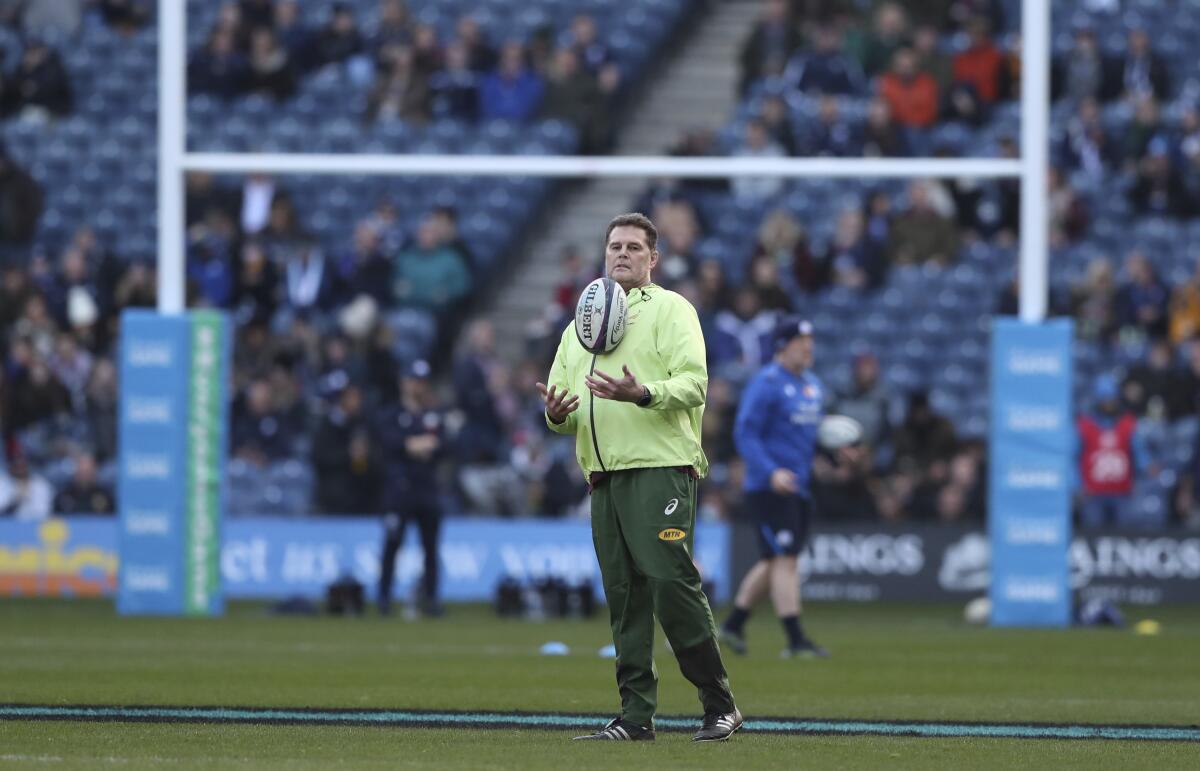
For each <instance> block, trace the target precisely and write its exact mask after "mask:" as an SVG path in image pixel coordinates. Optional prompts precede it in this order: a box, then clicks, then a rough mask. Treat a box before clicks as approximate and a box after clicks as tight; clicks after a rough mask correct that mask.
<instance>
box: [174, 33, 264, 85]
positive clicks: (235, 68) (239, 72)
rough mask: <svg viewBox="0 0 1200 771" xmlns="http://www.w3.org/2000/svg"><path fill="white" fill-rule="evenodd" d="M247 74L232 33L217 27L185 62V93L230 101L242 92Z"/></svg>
mask: <svg viewBox="0 0 1200 771" xmlns="http://www.w3.org/2000/svg"><path fill="white" fill-rule="evenodd" d="M249 72H250V63H249V61H247V59H246V57H245V56H243V55H242V53H241V52H240V51H238V50H237V39H236V37H235V35H234V33H233V31H232V30H230V29H228V28H221V27H218V28H216V29H214V30H213V31H212V33H211V34H210V35H209V38H208V43H207V44H205V46H204V48H201V49H200V50H198V51H196V52H195V53H193V54H192V56H191V60H190V61H189V62H188V74H187V79H188V93H191V94H214V95H216V96H219V97H222V98H224V99H231V98H233V97H234V96H236V95H238V94H239V93H241V92H242V89H243V88H244V86H245V84H246V80H247V77H248V76H249Z"/></svg>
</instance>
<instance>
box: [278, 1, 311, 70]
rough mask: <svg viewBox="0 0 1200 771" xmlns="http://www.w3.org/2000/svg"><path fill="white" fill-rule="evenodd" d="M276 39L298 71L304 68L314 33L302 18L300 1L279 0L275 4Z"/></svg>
mask: <svg viewBox="0 0 1200 771" xmlns="http://www.w3.org/2000/svg"><path fill="white" fill-rule="evenodd" d="M273 28H274V31H275V39H276V40H278V41H279V44H280V45H281V46H283V49H284V50H285V51H286V52H287V55H288V61H289V62H290V63H291V65H292V66H293V67H295V68H297V69H299V68H301V67H303V65H304V61H303V57H304V56H305V54H306V53H307V51H308V47H309V46H310V45H311V44H312V33H311V32H310V31H309V29H308V26H307V25H305V23H304V20H303V19H302V18H300V3H299V0H278V1H277V2H276V3H275V22H274V25H273Z"/></svg>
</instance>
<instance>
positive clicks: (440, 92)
mask: <svg viewBox="0 0 1200 771" xmlns="http://www.w3.org/2000/svg"><path fill="white" fill-rule="evenodd" d="M429 94H430V102H431V111H432V114H433V117H435V118H450V119H453V120H461V121H471V122H473V121H474V120H475V119H476V118H477V117H478V115H479V74H478V73H477V72H475V71H474V70H472V69H471V61H470V57H469V55H468V53H467V48H466V46H464V45H463V44H462V43H459V42H454V43H451V44H450V45H448V46H447V47H446V61H445V65H444V66H443V67H442V69H440V70H438V71H437V72H435V73H433V75H432V76H430V78H429Z"/></svg>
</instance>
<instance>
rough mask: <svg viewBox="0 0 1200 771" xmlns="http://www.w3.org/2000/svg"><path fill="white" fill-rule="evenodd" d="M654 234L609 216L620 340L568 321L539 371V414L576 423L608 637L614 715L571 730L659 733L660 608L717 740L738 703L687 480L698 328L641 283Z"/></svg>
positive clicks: (734, 717) (677, 300) (699, 372)
mask: <svg viewBox="0 0 1200 771" xmlns="http://www.w3.org/2000/svg"><path fill="white" fill-rule="evenodd" d="M657 243H658V231H657V230H656V229H655V227H654V224H653V223H652V222H651V221H650V220H649V219H648V218H646V217H645V216H643V215H641V214H622V215H620V216H619V217H616V218H615V219H613V220H612V222H610V223H609V225H608V231H607V233H606V234H605V256H604V263H605V268H606V270H607V273H608V276H609V277H610V278H612V279H613V280H614V281H616V282H617V283H618V284H620V285H621V286H622V287H623V288H624V289H625V293H626V295H627V298H628V301H629V315H628V319H627V326H626V331H625V337H624V339H623V340H622V341H621V344H620V346H618V347H617V348H616V350H614V351H612V352H610V353H605V354H600V355H598V356H593V354H590V353H588V352H587V351H586V350H584V348H583V346H582V345H581V344H580V343H579V341H578V340H577V339H576V336H575V333H574V330H573V327H572V326H571V325H568V326H567V328H566V329H565V330H564V331H563V334H562V340H561V341H560V342H559V345H558V352H557V353H556V354H555V356H554V364H553V366H552V368H551V371H550V377H549V378H548V381H549V386H548V387H547V386H546V385H545V384H543V383H538V389H539V390H540V391H541V394H542V397H543V399H544V400H545V402H546V424H547V425H548V426H549V427H550V428H551V430H553V431H556V432H557V433H560V434H574V435H575V452H576V457H577V459H578V461H579V467H580V468H581V469H582V470H583V473H584V475H585V476H586V477H587V478H588V480H589V483H590V485H591V488H592V540H593V543H594V544H595V546H596V557H597V558H598V559H599V561H600V573H601V576H602V578H603V581H604V593H605V595H606V597H607V600H608V608H609V615H610V617H611V621H612V632H613V643H614V645H615V646H616V649H617V688H618V689H619V690H620V693H621V715H620V717H618V718H615V719H614V720H613V721H611V722H610V723H609V724H608V725H607V726H605V727H604V728H603V729H601V730H600V731H598V732H596V733H595V734H590V735H588V736H581V737H578V738H580V739H616V740H633V741H638V740H653V739H654V713H655V709H656V707H657V703H658V673H657V671H656V670H655V668H654V618H655V616H657V617H658V620H659V622H660V623H661V624H662V627H663V631H664V632H666V635H667V640H668V642H670V644H671V649H672V650H673V651H674V652H675V657H676V658H677V659H678V660H679V669H680V671H682V672H683V675H684V677H686V678H687V679H688V680H689V681H691V683H692V684H693V685H695V686H696V688H697V690H698V692H699V696H700V702H701V704H703V706H704V722H703V725H702V727H701V728H700V731H699V732H698V733H696V735H695V737H694V740H695V741H723V740H725V739H728V738H729V737H730V736H732V735H733V733H734V732H735V731H737V730H738V728H740V727H741V725H742V714H741V712H739V711H738V709H737V707H736V706H734V703H733V694H732V693H731V692H730V690H729V678H728V676H727V675H726V674H725V666H724V664H723V663H722V661H721V652H720V649H719V648H718V646H717V640H716V627H715V625H714V624H713V617H712V611H711V610H710V609H709V607H708V600H707V598H705V596H704V592H703V591H701V589H700V574H699V571H697V570H696V566H695V564H694V563H693V562H692V553H693V539H694V530H695V525H696V485H697V481H698V480H699V478H700V477H702V476H704V474H705V473H707V471H708V461H707V460H706V459H705V457H704V452H703V450H701V449H700V423H701V417H702V416H703V414H704V397H705V392H706V391H707V389H708V370H707V368H706V365H705V356H704V336H703V334H702V333H701V331H700V320H699V319H698V318H697V316H696V310H695V309H694V308H693V307H692V306H691V304H690V303H688V301H687V300H685V299H684V298H683V297H681V296H680V295H678V294H676V293H674V292H671V291H668V290H666V289H663V288H661V287H658V286H655V285H654V284H652V283H651V282H650V271H651V270H653V268H654V267H655V266H656V265H657V264H658V258H659V254H658V251H657V249H656V248H655V247H656V245H657ZM618 372H619V373H620V374H617V373H618ZM610 373H611V374H610ZM584 391H587V392H588V393H587V396H586V397H585V398H586V403H582V406H583V407H584V409H582V410H581V409H579V408H580V406H581V401H580V394H583V392H584Z"/></svg>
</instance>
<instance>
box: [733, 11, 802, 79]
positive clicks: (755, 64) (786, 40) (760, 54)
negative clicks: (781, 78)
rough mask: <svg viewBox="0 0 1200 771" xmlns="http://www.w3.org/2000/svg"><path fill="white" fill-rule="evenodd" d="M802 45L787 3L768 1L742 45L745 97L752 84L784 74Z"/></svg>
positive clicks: (741, 57) (742, 75)
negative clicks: (792, 56) (789, 62)
mask: <svg viewBox="0 0 1200 771" xmlns="http://www.w3.org/2000/svg"><path fill="white" fill-rule="evenodd" d="M799 46H800V36H799V34H798V33H797V27H796V24H795V23H794V21H793V19H792V15H791V12H790V10H789V8H788V0H766V2H765V3H763V10H762V16H761V17H760V18H759V21H758V22H757V23H756V24H755V25H754V30H753V31H752V32H751V33H750V37H748V38H747V39H746V42H745V43H744V44H743V45H742V51H741V56H740V59H741V68H742V74H741V78H740V80H739V84H740V91H741V93H743V94H745V93H746V92H747V91H748V90H749V88H750V86H751V84H753V83H755V82H757V81H759V80H762V79H763V78H767V77H774V76H778V75H782V74H783V71H784V67H785V66H786V65H787V61H788V59H789V58H790V57H791V55H792V52H793V51H795V50H796V49H797V48H798V47H799Z"/></svg>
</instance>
